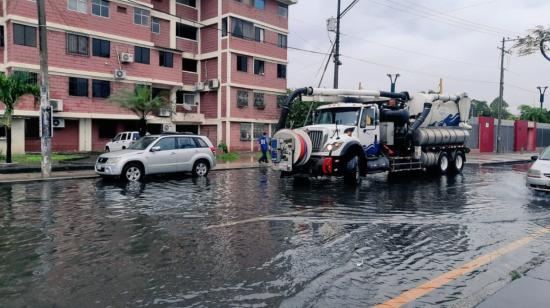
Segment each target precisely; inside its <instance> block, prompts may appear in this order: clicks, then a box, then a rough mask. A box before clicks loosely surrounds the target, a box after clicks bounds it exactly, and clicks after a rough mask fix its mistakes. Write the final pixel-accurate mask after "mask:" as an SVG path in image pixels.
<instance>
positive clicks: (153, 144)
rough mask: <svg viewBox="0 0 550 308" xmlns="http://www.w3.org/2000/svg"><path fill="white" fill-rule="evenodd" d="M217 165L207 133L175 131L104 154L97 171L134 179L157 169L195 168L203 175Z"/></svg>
mask: <svg viewBox="0 0 550 308" xmlns="http://www.w3.org/2000/svg"><path fill="white" fill-rule="evenodd" d="M215 166H216V149H215V147H214V146H213V145H212V142H210V140H209V139H208V137H205V136H198V135H192V134H180V133H173V134H162V135H151V136H145V137H142V138H141V139H139V140H137V141H135V142H134V143H132V145H130V146H129V147H128V149H126V150H122V151H117V152H110V153H105V154H101V155H100V156H99V157H98V158H97V162H96V165H95V171H96V172H97V173H98V174H99V175H101V176H103V177H120V178H121V179H123V180H125V181H131V182H134V181H139V180H141V179H142V178H143V177H144V176H145V175H149V174H158V173H172V172H192V173H193V175H194V176H201V177H202V176H206V175H207V174H208V171H209V170H210V169H211V168H213V167H215Z"/></svg>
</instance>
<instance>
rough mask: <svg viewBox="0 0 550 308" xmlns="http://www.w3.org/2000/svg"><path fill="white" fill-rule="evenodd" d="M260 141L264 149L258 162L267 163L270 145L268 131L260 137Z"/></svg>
mask: <svg viewBox="0 0 550 308" xmlns="http://www.w3.org/2000/svg"><path fill="white" fill-rule="evenodd" d="M258 143H260V150H261V151H262V157H260V159H259V160H258V162H259V163H261V162H264V163H267V150H268V146H269V138H268V137H267V133H266V132H264V133H263V135H262V136H261V137H260V139H258Z"/></svg>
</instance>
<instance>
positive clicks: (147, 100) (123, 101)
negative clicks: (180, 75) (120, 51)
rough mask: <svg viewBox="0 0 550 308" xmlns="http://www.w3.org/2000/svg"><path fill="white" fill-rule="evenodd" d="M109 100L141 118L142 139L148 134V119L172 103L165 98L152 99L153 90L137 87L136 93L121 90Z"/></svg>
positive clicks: (140, 132)
mask: <svg viewBox="0 0 550 308" xmlns="http://www.w3.org/2000/svg"><path fill="white" fill-rule="evenodd" d="M108 100H109V101H110V102H112V103H115V104H117V105H119V106H120V107H122V108H126V109H128V110H130V111H132V112H133V113H135V114H136V115H137V116H138V117H139V135H140V136H142V137H143V136H145V134H146V133H147V117H148V116H149V115H150V114H151V113H153V112H154V111H157V110H159V109H161V108H167V107H169V106H170V102H169V101H168V100H167V99H165V98H164V97H162V96H155V97H152V95H151V88H150V87H148V86H136V89H135V91H130V90H128V89H122V90H119V91H118V92H117V93H115V94H113V95H111V96H110V97H109V99H108Z"/></svg>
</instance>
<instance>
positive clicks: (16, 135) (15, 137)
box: [4, 119, 25, 154]
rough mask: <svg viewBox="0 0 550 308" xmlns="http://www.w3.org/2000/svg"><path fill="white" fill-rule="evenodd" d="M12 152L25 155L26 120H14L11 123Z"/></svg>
mask: <svg viewBox="0 0 550 308" xmlns="http://www.w3.org/2000/svg"><path fill="white" fill-rule="evenodd" d="M11 152H12V154H25V119H13V122H12V123H11ZM4 154H6V153H5V151H4Z"/></svg>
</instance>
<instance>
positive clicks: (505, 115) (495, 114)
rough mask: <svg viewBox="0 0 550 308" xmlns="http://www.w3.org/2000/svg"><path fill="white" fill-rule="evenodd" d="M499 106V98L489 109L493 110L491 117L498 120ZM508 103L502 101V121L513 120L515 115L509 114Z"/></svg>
mask: <svg viewBox="0 0 550 308" xmlns="http://www.w3.org/2000/svg"><path fill="white" fill-rule="evenodd" d="M498 104H499V98H498V97H497V98H495V99H494V100H493V101H492V102H491V104H489V108H491V116H492V117H494V118H498ZM508 107H510V106H509V105H508V103H507V102H506V101H505V100H504V99H503V100H502V108H501V110H500V114H501V117H502V119H511V118H512V117H513V115H512V114H511V113H510V112H508Z"/></svg>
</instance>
